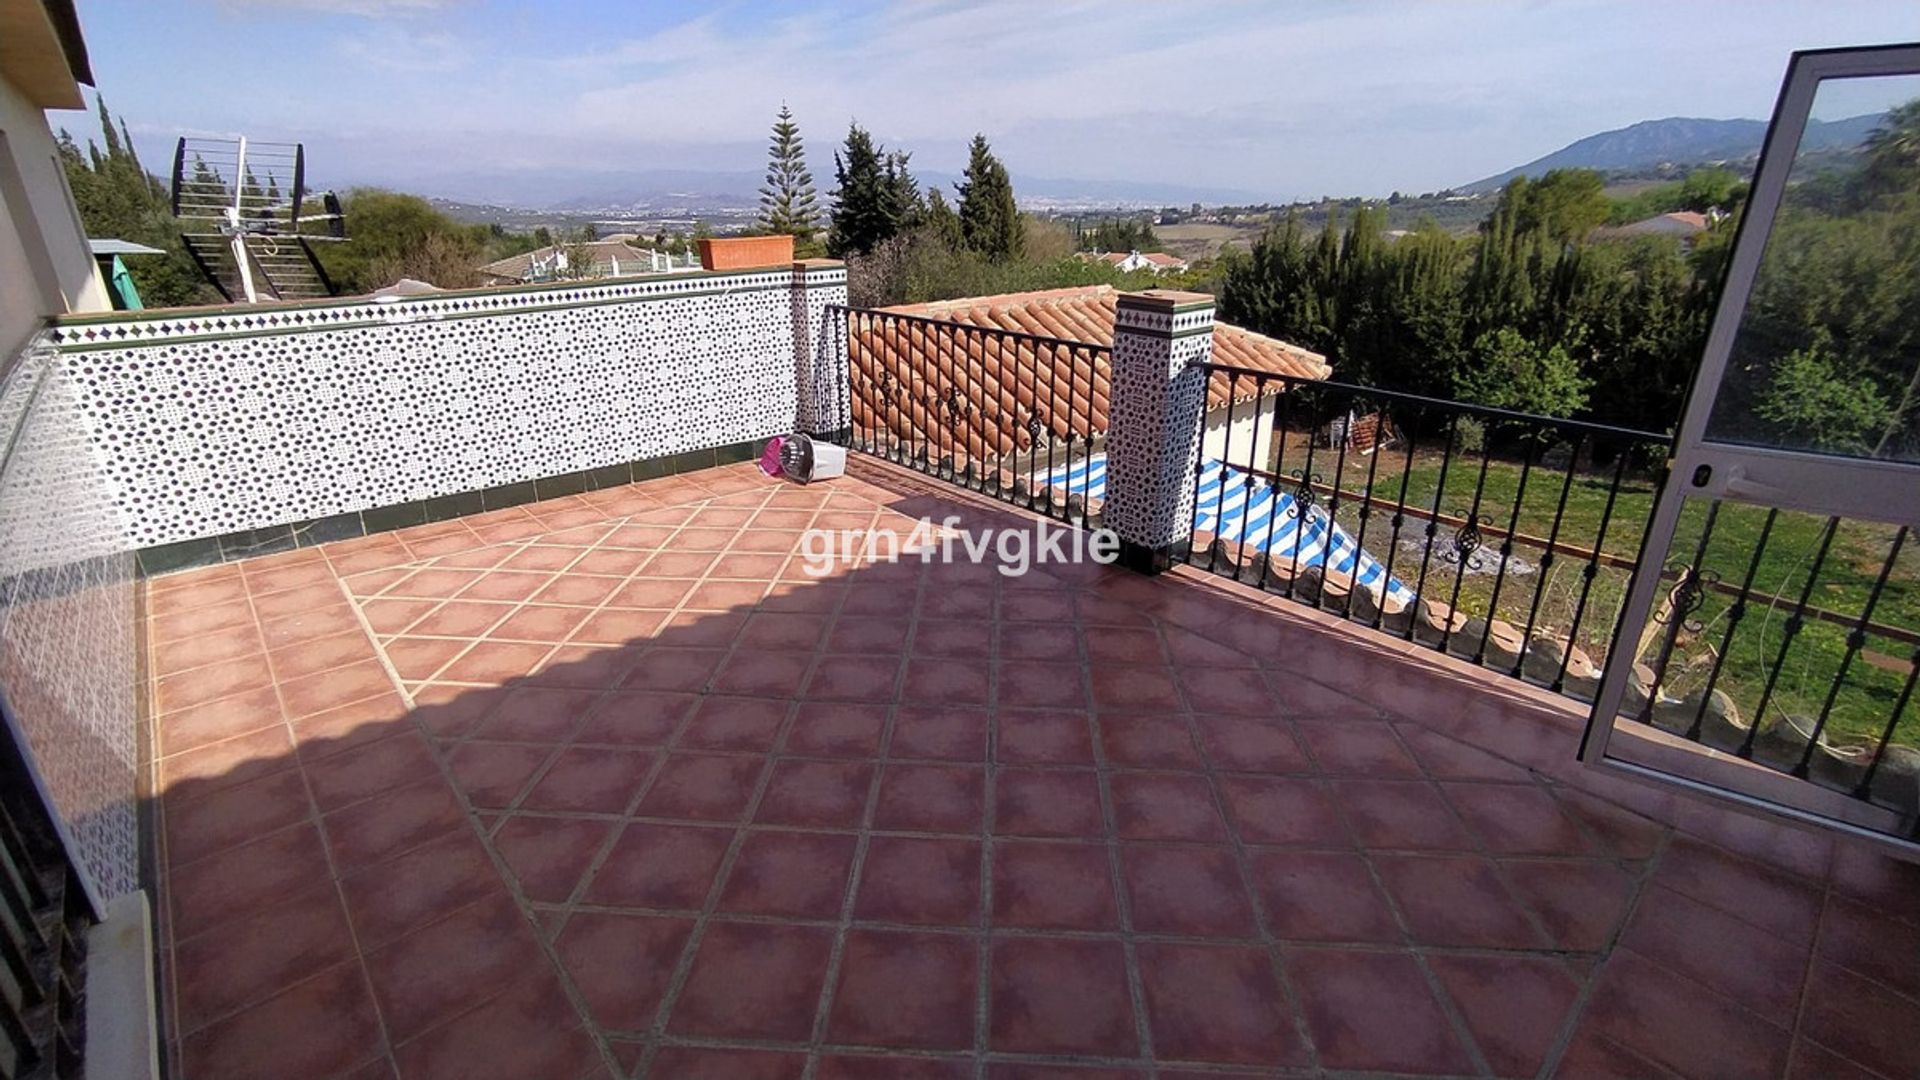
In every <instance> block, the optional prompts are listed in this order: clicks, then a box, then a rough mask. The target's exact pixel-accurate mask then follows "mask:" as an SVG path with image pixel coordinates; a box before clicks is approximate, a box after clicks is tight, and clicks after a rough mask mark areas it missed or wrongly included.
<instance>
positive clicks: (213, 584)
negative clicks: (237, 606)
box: [148, 564, 247, 615]
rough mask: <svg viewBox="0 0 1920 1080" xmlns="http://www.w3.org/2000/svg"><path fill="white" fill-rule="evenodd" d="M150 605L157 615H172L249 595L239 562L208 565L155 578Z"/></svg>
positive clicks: (240, 598) (229, 601)
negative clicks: (237, 563)
mask: <svg viewBox="0 0 1920 1080" xmlns="http://www.w3.org/2000/svg"><path fill="white" fill-rule="evenodd" d="M153 580H154V585H153V588H152V590H151V592H150V594H149V601H148V603H149V606H150V607H151V608H152V610H153V613H154V614H155V615H173V614H175V613H178V612H183V611H193V610H197V609H200V608H206V607H210V606H212V605H214V604H224V603H231V602H233V601H235V600H245V599H246V598H247V585H246V582H245V581H244V580H242V578H241V575H240V568H239V566H237V565H231V564H230V565H228V566H209V567H202V568H200V569H198V570H191V571H186V572H183V573H179V574H168V575H165V576H163V577H158V578H155V579H153Z"/></svg>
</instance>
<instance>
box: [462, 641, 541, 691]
mask: <svg viewBox="0 0 1920 1080" xmlns="http://www.w3.org/2000/svg"><path fill="white" fill-rule="evenodd" d="M551 651H552V646H550V645H530V644H525V643H521V642H510V641H482V642H480V643H479V644H477V645H474V646H473V647H472V648H470V649H468V650H467V652H466V655H464V656H462V657H460V658H459V659H458V660H455V661H453V662H452V663H451V664H448V665H447V667H446V668H445V670H443V671H442V672H441V673H440V674H439V676H438V678H439V679H440V680H441V681H443V682H454V683H472V684H476V685H479V686H500V685H502V684H504V683H506V682H508V681H509V680H512V679H517V678H523V677H525V676H526V675H528V674H529V673H531V672H532V671H533V670H534V669H535V668H536V667H538V666H539V665H540V662H541V661H542V660H544V659H545V658H546V656H547V654H548V653H549V652H551Z"/></svg>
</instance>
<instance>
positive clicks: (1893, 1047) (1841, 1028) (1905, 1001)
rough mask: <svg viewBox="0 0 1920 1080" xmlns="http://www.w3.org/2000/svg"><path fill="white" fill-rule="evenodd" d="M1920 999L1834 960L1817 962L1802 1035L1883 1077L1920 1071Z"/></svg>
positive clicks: (1809, 983) (1810, 977)
mask: <svg viewBox="0 0 1920 1080" xmlns="http://www.w3.org/2000/svg"><path fill="white" fill-rule="evenodd" d="M1915 1030H1920V1001H1916V1000H1914V999H1912V998H1908V997H1902V996H1900V995H1898V994H1895V993H1893V992H1892V991H1890V990H1888V989H1887V988H1886V987H1883V986H1880V985H1878V984H1876V983H1872V982H1869V981H1868V980H1866V979H1864V978H1862V977H1860V976H1859V975H1856V974H1854V973H1852V972H1850V971H1847V970H1846V969H1844V968H1841V967H1839V966H1837V965H1835V964H1830V963H1827V962H1825V961H1818V962H1816V963H1815V964H1814V965H1813V968H1812V970H1811V971H1810V972H1809V973H1808V978H1807V997H1806V1004H1805V1007H1804V1011H1803V1012H1802V1014H1801V1019H1800V1033H1801V1034H1802V1035H1804V1036H1806V1037H1807V1038H1810V1039H1813V1040H1815V1041H1816V1042H1819V1043H1820V1044H1821V1045H1823V1046H1826V1047H1828V1048H1829V1049H1832V1050H1834V1051H1837V1052H1838V1053H1840V1054H1842V1055H1843V1056H1845V1057H1847V1058H1849V1059H1851V1060H1853V1061H1857V1062H1859V1063H1860V1064H1862V1065H1865V1066H1867V1067H1868V1068H1871V1069H1873V1070H1874V1071H1876V1072H1879V1073H1880V1074H1882V1075H1884V1076H1915V1075H1920V1045H1916V1044H1915V1042H1914V1039H1913V1033H1914V1031H1915Z"/></svg>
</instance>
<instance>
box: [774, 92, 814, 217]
mask: <svg viewBox="0 0 1920 1080" xmlns="http://www.w3.org/2000/svg"><path fill="white" fill-rule="evenodd" d="M816 199H817V196H816V195H815V194H814V190H813V173H811V172H809V171H808V170H807V155H806V151H805V149H804V148H803V146H802V143H801V139H800V125H799V124H796V123H794V122H793V110H791V109H789V108H787V106H786V105H785V104H784V103H782V104H781V106H780V116H779V119H777V120H775V121H774V122H773V136H772V139H771V141H770V145H769V146H768V147H767V182H766V184H765V185H764V186H762V187H761V188H760V225H761V227H763V228H765V229H766V230H767V231H769V232H776V233H790V234H792V235H793V236H794V237H795V238H796V239H799V240H803V241H804V240H811V239H812V238H813V234H814V232H815V231H816V230H817V229H818V228H819V222H818V211H817V210H816V208H815V205H814V204H815V201H816Z"/></svg>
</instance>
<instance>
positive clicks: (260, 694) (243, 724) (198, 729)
mask: <svg viewBox="0 0 1920 1080" xmlns="http://www.w3.org/2000/svg"><path fill="white" fill-rule="evenodd" d="M284 722H285V714H284V713H283V712H282V710H281V708H280V696H279V694H278V693H276V692H275V690H274V688H273V687H271V686H267V687H262V688H261V689H258V690H252V691H248V692H247V693H243V694H235V695H234V696H232V697H225V698H219V699H216V700H214V701H209V702H207V703H205V704H202V705H194V706H190V707H188V708H185V709H182V710H180V711H179V712H175V713H169V714H166V715H164V716H161V717H159V718H158V719H157V720H155V721H154V727H155V728H156V729H157V730H158V732H159V741H160V750H161V752H163V753H165V754H167V755H173V754H179V753H184V752H186V751H188V750H197V749H199V748H200V747H203V746H210V745H212V744H214V743H217V742H220V741H222V740H225V739H231V738H233V737H234V736H237V735H246V734H249V733H252V732H255V731H259V730H260V729H262V728H267V727H276V726H280V725H282V724H283V723H284Z"/></svg>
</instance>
